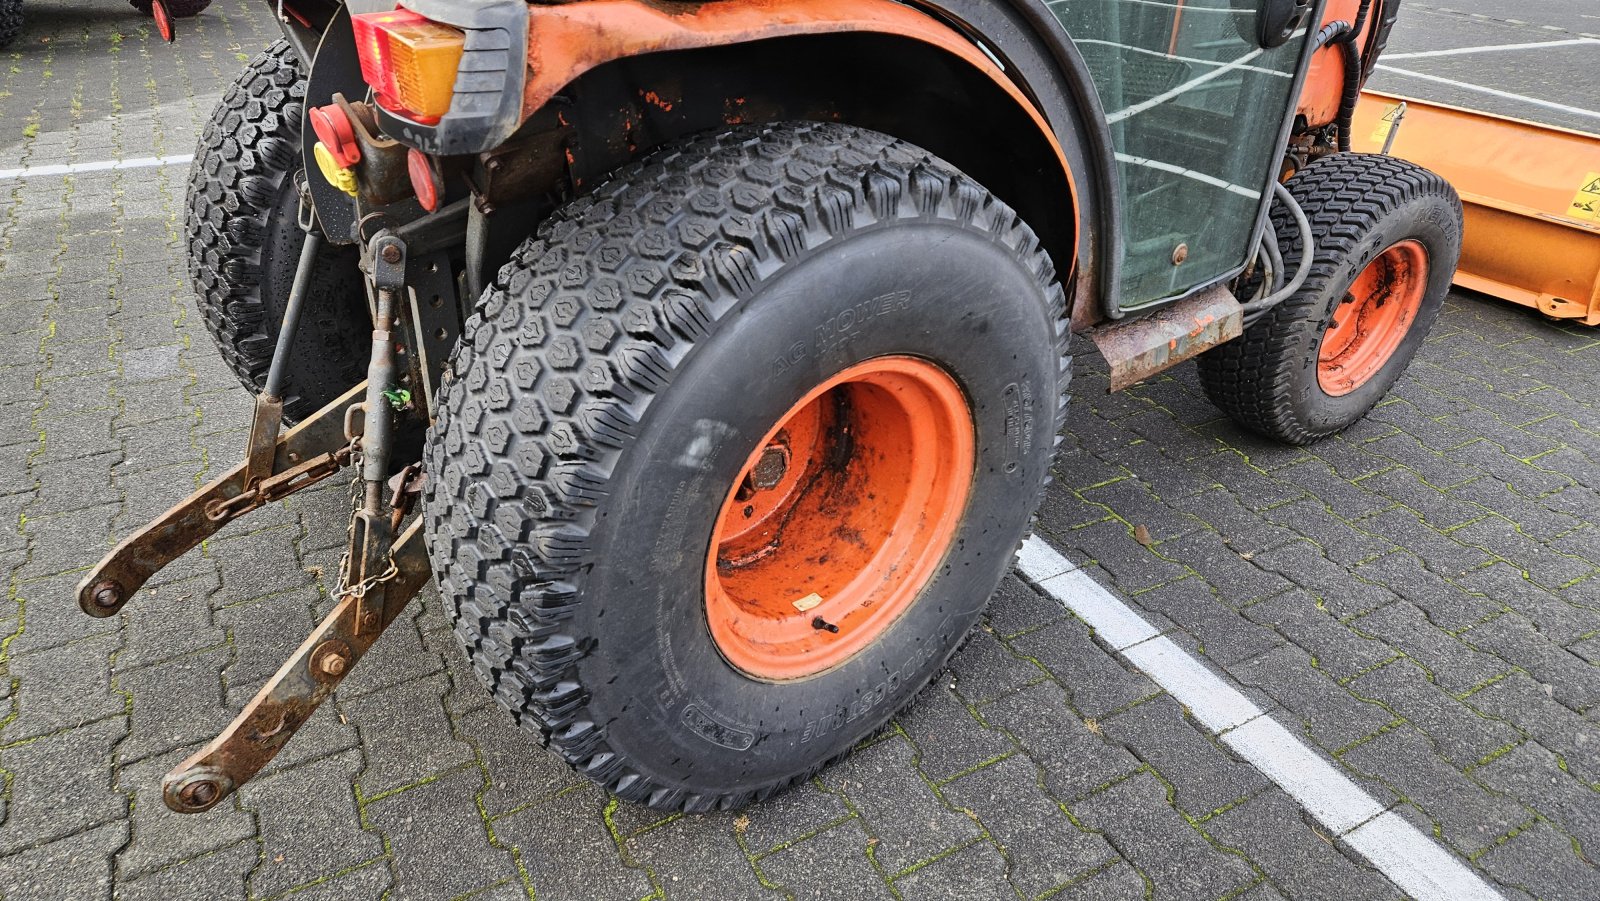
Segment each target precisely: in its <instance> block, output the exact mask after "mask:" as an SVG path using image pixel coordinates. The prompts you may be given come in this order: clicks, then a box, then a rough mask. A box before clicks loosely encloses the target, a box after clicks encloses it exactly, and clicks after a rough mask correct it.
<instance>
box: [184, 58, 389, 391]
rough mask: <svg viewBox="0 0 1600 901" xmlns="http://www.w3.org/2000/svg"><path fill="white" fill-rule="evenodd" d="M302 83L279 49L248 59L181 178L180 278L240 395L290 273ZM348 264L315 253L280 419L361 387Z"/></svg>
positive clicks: (336, 250) (358, 321)
mask: <svg viewBox="0 0 1600 901" xmlns="http://www.w3.org/2000/svg"><path fill="white" fill-rule="evenodd" d="M305 84H306V78H305V73H304V71H302V69H301V66H300V60H299V58H298V57H297V56H296V55H295V53H294V51H293V50H291V49H290V48H289V45H288V43H286V42H284V41H278V42H277V43H275V44H273V45H272V46H270V47H268V48H267V49H266V50H265V51H263V52H262V53H260V54H259V55H257V56H256V58H255V59H254V60H252V61H251V63H250V65H249V66H248V67H247V68H246V69H245V70H244V72H243V73H242V74H240V76H239V78H238V80H236V81H235V82H234V83H233V85H232V86H230V87H229V88H228V90H227V91H226V92H225V93H224V94H223V95H222V102H221V103H219V104H218V105H217V108H216V110H215V112H213V113H212V114H211V121H210V122H209V123H207V124H206V127H205V130H204V131H203V132H202V133H201V137H200V146H199V147H198V148H197V149H196V150H195V158H194V163H193V164H191V166H190V168H189V196H188V201H187V206H188V214H187V216H186V218H185V222H184V226H185V232H186V235H187V238H188V245H189V275H190V278H191V279H192V281H193V283H194V289H195V294H196V305H197V306H198V307H199V310H200V316H201V318H202V319H203V320H204V321H205V324H206V329H207V330H208V331H209V332H210V333H211V337H212V338H213V339H214V340H215V341H216V342H217V347H218V349H219V350H221V351H222V358H223V360H224V361H226V362H227V364H228V366H229V368H231V369H232V370H233V371H234V373H235V374H236V375H237V376H238V377H239V381H240V382H242V383H243V384H244V386H245V387H246V388H248V389H250V390H251V391H252V392H259V391H260V390H261V388H262V386H263V385H264V383H265V382H266V378H267V369H268V367H269V366H270V365H271V363H272V353H273V350H274V349H275V348H276V347H277V344H278V329H279V328H280V327H281V326H282V324H283V313H284V309H285V307H286V306H287V305H288V301H289V290H290V287H291V286H292V285H293V284H294V275H295V270H296V269H297V268H298V266H299V263H300V249H301V247H302V245H304V243H305V233H304V232H302V231H301V230H300V226H299V222H298V212H299V195H298V193H297V192H296V190H295V185H294V175H295V173H296V172H297V171H299V169H300V168H301V158H302V154H301V150H300V128H301V119H302V115H303V111H304V107H305ZM358 263H359V259H358V254H357V251H356V249H355V248H354V247H337V246H334V245H332V244H328V243H324V244H323V245H322V250H321V252H320V254H319V256H318V259H317V266H316V271H315V275H314V276H313V277H312V281H311V285H310V289H309V291H308V294H307V297H306V306H305V311H304V313H303V314H302V318H301V321H300V331H299V334H298V336H297V338H296V340H295V344H294V347H293V353H292V354H291V356H290V361H289V379H288V387H287V389H286V391H285V397H284V415H285V417H286V418H287V419H289V420H290V421H291V422H293V421H298V420H300V419H303V418H305V417H306V416H309V415H310V414H312V413H315V412H316V411H317V410H320V409H322V407H323V406H324V405H326V404H327V403H329V402H330V401H332V400H333V399H334V398H336V397H338V396H339V395H341V394H343V393H344V392H345V391H346V390H348V389H349V388H350V386H351V385H354V384H356V383H357V382H359V381H361V379H363V378H365V377H366V361H367V356H368V354H369V353H370V350H371V335H372V332H371V328H372V326H371V324H370V322H369V319H368V316H367V307H366V301H365V294H364V289H363V287H362V281H361V271H360V269H359V268H358Z"/></svg>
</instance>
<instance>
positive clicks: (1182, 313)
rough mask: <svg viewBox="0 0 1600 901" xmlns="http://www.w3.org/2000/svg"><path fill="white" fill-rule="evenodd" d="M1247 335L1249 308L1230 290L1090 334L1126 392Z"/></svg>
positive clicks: (1116, 387) (1114, 386)
mask: <svg viewBox="0 0 1600 901" xmlns="http://www.w3.org/2000/svg"><path fill="white" fill-rule="evenodd" d="M1243 333H1244V310H1243V308H1242V307H1241V306H1240V305H1239V302H1238V301H1237V300H1235V299H1234V296H1233V293H1232V292H1231V291H1229V290H1228V289H1227V287H1226V286H1221V285H1219V286H1217V287H1215V288H1212V289H1210V290H1208V291H1203V292H1201V293H1200V294H1197V295H1195V296H1194V297H1191V298H1189V299H1187V300H1181V301H1178V302H1177V303H1175V304H1173V305H1172V306H1170V307H1167V308H1166V309H1163V310H1160V311H1158V312H1156V313H1152V314H1151V315H1149V316H1145V317H1142V318H1140V319H1131V320H1126V321H1123V322H1119V323H1116V324H1115V325H1108V326H1104V327H1102V328H1098V329H1095V330H1093V331H1091V332H1090V333H1089V337H1091V338H1093V339H1094V343H1095V346H1097V347H1099V348H1100V353H1101V354H1103V355H1104V356H1105V358H1106V362H1107V363H1110V364H1111V390H1112V391H1121V390H1122V389H1124V388H1128V387H1131V386H1133V385H1135V384H1138V383H1139V382H1142V381H1144V380H1145V379H1147V378H1149V377H1151V376H1153V375H1155V374H1157V373H1159V372H1163V371H1165V370H1167V369H1170V368H1171V367H1173V366H1176V365H1178V364H1179V363H1182V362H1184V361H1185V360H1190V359H1193V358H1195V357H1197V356H1199V355H1200V354H1202V353H1204V352H1205V351H1207V350H1210V349H1211V348H1213V347H1216V346H1217V345H1218V344H1222V343H1223V342H1225V341H1232V340H1233V339H1234V338H1237V337H1239V336H1240V335H1241V334H1243Z"/></svg>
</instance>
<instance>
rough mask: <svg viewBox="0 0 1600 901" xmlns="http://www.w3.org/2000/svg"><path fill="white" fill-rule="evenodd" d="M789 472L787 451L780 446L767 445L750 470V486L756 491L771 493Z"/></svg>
mask: <svg viewBox="0 0 1600 901" xmlns="http://www.w3.org/2000/svg"><path fill="white" fill-rule="evenodd" d="M788 472H789V449H788V448H786V447H784V446H783V445H781V444H773V445H769V446H768V447H767V449H766V450H764V451H762V452H761V458H760V459H759V460H757V461H756V465H755V466H754V467H753V468H752V469H751V470H750V485H751V486H752V487H754V488H755V489H756V490H757V491H771V490H772V489H774V488H776V487H778V483H779V482H782V481H783V477H784V475H785V474H787V473H788Z"/></svg>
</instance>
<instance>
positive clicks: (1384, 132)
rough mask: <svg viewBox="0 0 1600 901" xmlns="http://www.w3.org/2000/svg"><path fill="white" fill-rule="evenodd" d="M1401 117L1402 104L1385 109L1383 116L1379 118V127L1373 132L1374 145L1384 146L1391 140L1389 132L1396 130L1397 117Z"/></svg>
mask: <svg viewBox="0 0 1600 901" xmlns="http://www.w3.org/2000/svg"><path fill="white" fill-rule="evenodd" d="M1398 115H1400V104H1398V103H1396V104H1394V105H1393V106H1386V107H1384V108H1383V115H1382V116H1379V117H1378V127H1377V128H1374V129H1373V130H1372V143H1374V144H1382V143H1383V142H1384V141H1387V140H1389V130H1390V129H1392V128H1394V120H1395V117H1396V116H1398Z"/></svg>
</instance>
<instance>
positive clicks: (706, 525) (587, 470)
mask: <svg viewBox="0 0 1600 901" xmlns="http://www.w3.org/2000/svg"><path fill="white" fill-rule="evenodd" d="M1064 306H1065V301H1064V295H1063V293H1062V289H1061V287H1060V285H1059V284H1058V283H1057V281H1056V276H1055V272H1054V269H1053V268H1052V265H1051V262H1050V260H1049V258H1048V257H1047V255H1046V254H1045V252H1044V251H1043V250H1042V249H1041V247H1040V245H1039V242H1038V240H1037V238H1036V237H1035V236H1034V234H1033V232H1032V231H1030V230H1029V229H1028V227H1027V226H1026V225H1025V224H1024V223H1022V222H1021V221H1020V220H1019V219H1018V217H1017V216H1016V214H1015V213H1014V212H1012V210H1010V209H1009V208H1008V207H1006V206H1005V205H1004V204H1003V203H1001V202H1000V201H998V200H997V199H995V198H994V197H993V196H992V195H990V194H989V193H988V192H986V191H985V190H984V189H983V188H982V187H980V186H979V185H977V184H975V183H974V182H973V181H971V180H970V179H968V178H966V177H965V176H963V175H962V174H960V173H959V172H957V171H955V170H953V169H952V168H950V167H949V166H948V165H947V164H945V163H943V162H942V161H940V160H938V159H935V158H934V157H932V156H930V155H929V154H928V153H926V152H924V151H922V150H919V149H917V148H915V147H911V146H908V145H906V144H904V143H901V142H898V141H895V140H893V139H891V138H888V137H885V136H883V135H879V134H875V133H872V132H867V131H863V130H860V129H854V128H849V127H844V126H839V125H819V124H785V125H775V126H767V127H760V128H757V127H742V128H737V129H734V130H732V131H729V132H727V133H725V134H721V135H717V136H708V137H701V138H697V139H694V140H691V141H689V142H687V143H684V144H681V145H678V146H675V147H670V148H668V149H665V150H663V151H660V152H658V153H656V154H654V155H653V156H651V157H648V158H646V159H645V160H643V161H641V162H638V163H636V164H633V165H630V166H629V167H627V168H625V169H623V170H621V171H620V172H618V173H616V174H615V175H614V176H613V177H612V179H611V180H610V181H609V182H608V183H606V184H605V185H604V186H602V187H600V188H598V189H597V190H596V191H595V192H594V193H593V194H592V195H591V196H590V197H587V198H585V199H581V200H579V201H577V202H575V203H573V204H572V205H571V206H569V207H568V208H566V209H565V210H563V211H562V212H559V213H558V214H556V215H555V216H554V217H553V218H552V219H550V220H549V221H547V222H545V223H544V224H543V225H542V226H541V227H540V228H539V231H538V233H537V235H536V236H535V237H533V238H531V239H530V240H528V241H527V242H526V243H525V244H524V245H523V246H522V248H521V249H520V250H519V251H518V253H517V254H516V256H515V258H514V259H513V260H512V262H511V263H509V264H508V265H507V266H506V267H505V268H504V269H503V270H502V271H501V272H500V274H499V278H498V279H497V280H496V282H495V284H494V286H493V287H492V288H491V289H489V290H488V291H487V292H486V293H485V296H484V299H483V302H482V304H481V305H480V308H479V310H478V312H477V314H476V315H475V316H474V317H473V318H472V320H471V321H470V323H469V324H468V326H467V329H466V332H465V335H464V337H463V339H462V342H461V345H460V348H459V349H458V351H457V356H456V358H455V360H454V365H453V372H454V377H453V378H451V379H447V381H446V384H445V386H444V388H443V389H442V394H441V401H440V409H439V415H438V420H437V422H436V425H435V428H434V431H433V433H432V434H431V436H430V441H429V445H428V451H427V468H428V471H429V472H430V473H431V474H432V475H431V476H430V478H429V481H428V488H427V496H426V517H427V527H428V533H429V540H430V546H431V551H432V557H433V565H434V571H435V573H436V574H437V575H438V577H439V584H440V588H441V593H442V595H443V597H444V599H445V604H446V609H447V611H448V612H449V613H450V615H451V617H452V619H453V621H454V625H455V629H456V632H457V635H458V637H459V638H460V640H461V642H462V643H463V645H464V646H465V648H466V650H467V653H468V654H469V655H470V657H471V659H472V663H473V665H474V668H475V669H476V671H477V672H478V674H479V675H480V676H481V677H482V678H483V679H484V681H485V682H486V684H487V685H488V686H489V688H490V689H491V691H492V692H493V693H494V695H495V697H496V698H497V699H498V700H499V701H500V703H502V704H503V705H504V706H505V707H507V708H509V709H510V710H511V712H512V713H513V714H515V715H516V717H517V718H518V719H519V721H520V722H521V723H522V724H523V725H524V726H525V727H527V728H528V729H530V730H532V731H535V732H537V733H538V734H539V735H540V736H541V737H542V739H543V741H544V742H545V743H546V744H547V745H548V746H550V747H551V748H553V749H554V750H555V751H557V752H558V753H559V754H560V755H561V756H562V757H564V758H565V759H566V760H567V761H568V762H569V763H570V764H572V765H573V766H574V767H575V768H576V769H577V770H579V771H580V772H582V773H584V774H585V775H587V776H589V777H591V778H593V779H595V780H596V781H598V782H600V783H601V784H603V785H605V786H606V787H607V788H608V789H610V790H611V791H612V792H614V793H616V794H617V795H618V796H619V797H621V798H623V799H625V800H629V801H633V802H639V803H643V804H647V805H649V806H651V807H654V808H658V809H662V810H685V811H700V810H709V809H713V808H723V809H727V808H733V807H737V806H740V805H743V804H745V803H747V802H749V801H752V800H754V799H759V798H764V797H766V796H768V795H770V794H772V793H773V792H775V791H778V790H780V789H782V788H784V787H786V786H788V785H790V784H792V783H794V782H796V781H797V780H803V779H805V778H808V777H809V776H810V775H812V774H814V773H815V772H817V771H818V770H819V769H820V768H822V767H823V766H824V765H826V764H827V763H829V762H830V761H832V760H834V759H836V758H838V757H839V756H841V755H843V754H844V753H846V752H847V751H848V750H849V749H850V748H851V747H852V746H853V745H855V744H856V743H857V742H859V741H860V740H861V739H862V738H863V737H865V736H867V735H869V734H871V733H872V732H874V731H875V730H877V729H879V728H880V727H881V726H882V725H883V723H885V722H886V721H887V720H888V719H889V718H890V717H891V716H892V715H893V714H894V713H895V712H896V711H897V710H899V709H900V708H901V707H902V706H903V705H904V704H906V703H907V702H908V701H909V700H910V699H911V698H912V697H913V696H914V695H915V694H916V693H917V692H918V690H920V689H921V688H922V687H923V686H924V685H926V684H927V683H928V682H929V680H930V679H932V678H933V676H934V675H935V674H936V673H937V672H938V671H939V670H940V669H941V668H942V667H943V666H944V665H945V662H946V661H947V660H948V659H949V657H950V655H951V654H952V653H953V652H954V651H955V649H956V647H957V646H958V644H959V643H960V642H961V640H962V639H963V638H964V637H965V635H966V633H967V632H968V630H969V629H970V628H971V627H972V625H973V623H974V622H975V621H976V619H977V617H978V615H979V613H980V612H981V610H982V609H983V607H984V604H985V602H986V601H987V599H988V597H989V595H990V594H991V593H992V592H993V591H994V589H995V587H996V586H997V585H998V583H999V581H1000V579H1001V578H1002V577H1003V576H1004V574H1005V573H1006V571H1007V570H1008V569H1009V568H1010V566H1011V564H1012V561H1013V557H1014V553H1015V551H1016V549H1017V547H1018V544H1019V542H1020V541H1021V539H1022V538H1023V537H1024V535H1025V534H1026V532H1027V529H1028V524H1029V521H1030V518H1031V516H1032V513H1033V511H1034V510H1035V508H1036V506H1037V504H1038V502H1039V499H1040V495H1041V493H1042V490H1043V488H1044V486H1045V484H1046V482H1047V477H1048V473H1049V467H1050V464H1051V461H1052V456H1053V448H1054V436H1055V434H1056V432H1057V430H1058V428H1059V427H1060V425H1061V422H1062V417H1063V413H1064V410H1065V401H1064V389H1065V387H1066V381H1067V378H1068V373H1069V368H1068V366H1067V359H1066V356H1065V351H1066V342H1067V327H1066V320H1065V310H1064Z"/></svg>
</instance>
